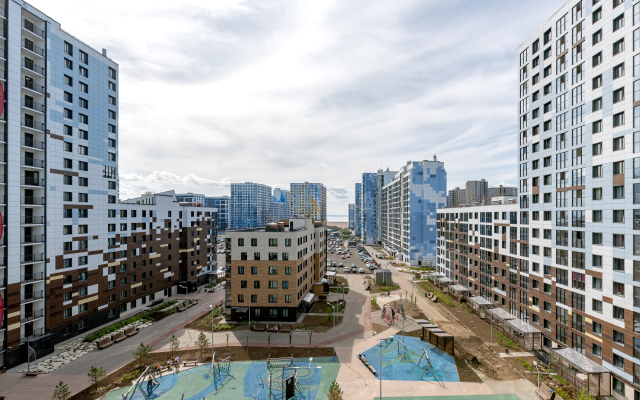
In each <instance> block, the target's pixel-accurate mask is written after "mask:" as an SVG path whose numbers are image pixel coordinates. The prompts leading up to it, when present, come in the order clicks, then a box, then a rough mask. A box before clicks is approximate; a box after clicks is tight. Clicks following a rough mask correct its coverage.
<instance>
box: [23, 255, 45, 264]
mask: <svg viewBox="0 0 640 400" xmlns="http://www.w3.org/2000/svg"><path fill="white" fill-rule="evenodd" d="M41 261H44V253H31V254H22V255H20V262H21V263H25V264H26V263H35V262H41Z"/></svg>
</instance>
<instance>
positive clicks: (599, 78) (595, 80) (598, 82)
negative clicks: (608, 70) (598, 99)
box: [592, 75, 602, 90]
mask: <svg viewBox="0 0 640 400" xmlns="http://www.w3.org/2000/svg"><path fill="white" fill-rule="evenodd" d="M592 82H593V85H592V89H594V90H595V89H598V88H600V87H602V75H598V76H596V77H595V78H593V80H592Z"/></svg>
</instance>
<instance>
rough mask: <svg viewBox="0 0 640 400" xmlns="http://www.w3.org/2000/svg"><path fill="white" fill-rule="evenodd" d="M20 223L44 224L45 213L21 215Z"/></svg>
mask: <svg viewBox="0 0 640 400" xmlns="http://www.w3.org/2000/svg"><path fill="white" fill-rule="evenodd" d="M20 223H21V224H28V225H32V224H44V216H43V215H36V216H24V217H20Z"/></svg>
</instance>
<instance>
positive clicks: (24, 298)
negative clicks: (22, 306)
mask: <svg viewBox="0 0 640 400" xmlns="http://www.w3.org/2000/svg"><path fill="white" fill-rule="evenodd" d="M43 298H44V290H36V291H35V292H32V293H24V294H21V295H20V303H28V302H30V301H35V300H41V299H43Z"/></svg>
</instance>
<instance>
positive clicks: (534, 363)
mask: <svg viewBox="0 0 640 400" xmlns="http://www.w3.org/2000/svg"><path fill="white" fill-rule="evenodd" d="M533 365H535V366H536V372H532V371H525V372H526V373H527V374H538V400H540V375H558V374H556V373H555V372H540V370H539V369H538V362H537V361H534V362H533Z"/></svg>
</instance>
